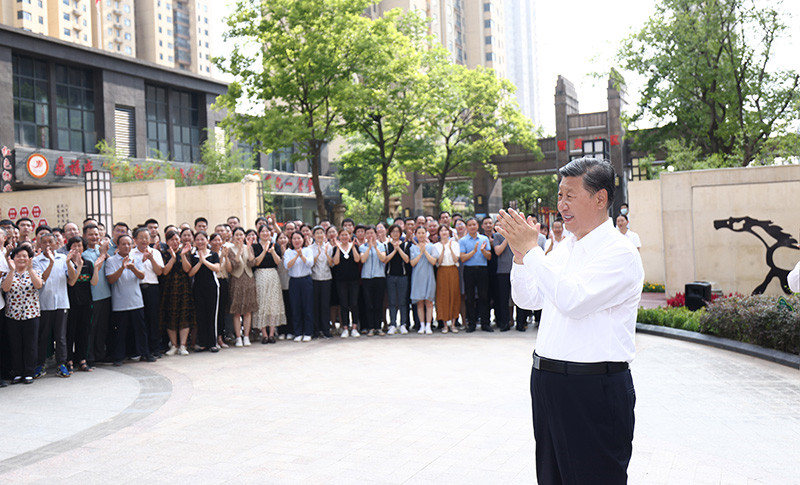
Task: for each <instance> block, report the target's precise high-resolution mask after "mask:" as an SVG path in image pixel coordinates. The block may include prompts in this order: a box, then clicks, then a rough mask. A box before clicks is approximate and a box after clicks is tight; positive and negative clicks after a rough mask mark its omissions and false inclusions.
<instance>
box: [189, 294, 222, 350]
mask: <svg viewBox="0 0 800 485" xmlns="http://www.w3.org/2000/svg"><path fill="white" fill-rule="evenodd" d="M192 295H193V296H194V311H195V319H196V321H197V345H199V346H200V347H203V348H206V349H210V348H211V347H216V345H217V319H218V315H217V313H218V312H219V291H218V289H217V286H216V285H214V286H208V287H205V288H204V287H202V286H201V285H194V286H193V287H192Z"/></svg>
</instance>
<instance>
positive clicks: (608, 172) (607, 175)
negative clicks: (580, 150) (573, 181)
mask: <svg viewBox="0 0 800 485" xmlns="http://www.w3.org/2000/svg"><path fill="white" fill-rule="evenodd" d="M558 174H559V175H561V176H562V177H581V176H582V177H583V188H585V189H586V190H588V191H589V192H590V193H591V194H592V195H594V194H596V193H597V192H599V191H601V190H604V189H605V191H606V194H607V195H608V197H607V200H606V207H607V208H608V207H611V204H613V202H614V189H615V185H614V181H615V179H616V174H614V167H612V166H611V164H610V163H609V162H607V161H605V160H601V159H599V158H593V157H582V158H576V159H575V160H573V161H571V162H569V163H568V164H566V165H564V166H563V167H561V168H559V169H558Z"/></svg>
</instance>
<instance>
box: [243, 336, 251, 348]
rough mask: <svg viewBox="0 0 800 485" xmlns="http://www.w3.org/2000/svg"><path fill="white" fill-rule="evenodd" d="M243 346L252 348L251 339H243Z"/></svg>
mask: <svg viewBox="0 0 800 485" xmlns="http://www.w3.org/2000/svg"><path fill="white" fill-rule="evenodd" d="M242 345H244V346H245V347H250V337H245V338H243V339H242Z"/></svg>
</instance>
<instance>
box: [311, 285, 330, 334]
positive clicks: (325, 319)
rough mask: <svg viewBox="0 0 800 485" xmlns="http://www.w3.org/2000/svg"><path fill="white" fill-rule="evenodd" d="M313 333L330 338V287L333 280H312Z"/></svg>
mask: <svg viewBox="0 0 800 485" xmlns="http://www.w3.org/2000/svg"><path fill="white" fill-rule="evenodd" d="M313 284H314V333H315V334H316V333H318V332H322V335H325V336H326V337H330V336H331V324H330V316H331V287H332V286H333V280H322V281H320V280H314V282H313Z"/></svg>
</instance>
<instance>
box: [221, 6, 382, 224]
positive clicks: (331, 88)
mask: <svg viewBox="0 0 800 485" xmlns="http://www.w3.org/2000/svg"><path fill="white" fill-rule="evenodd" d="M372 3H374V1H373V0H270V1H268V2H265V1H263V0H238V1H237V3H236V9H235V13H234V14H233V15H232V16H231V17H230V18H228V20H227V23H228V27H229V30H228V32H227V33H226V39H229V40H233V44H234V48H233V51H232V53H231V55H230V56H229V57H228V58H227V59H217V60H216V61H215V62H216V64H217V66H218V67H219V68H220V70H221V71H222V72H226V73H230V74H233V75H234V76H235V77H236V80H235V81H234V82H232V83H231V84H230V85H229V86H228V92H227V93H226V94H224V95H222V96H220V97H219V98H218V100H217V104H218V105H219V106H220V107H222V108H225V109H227V112H228V116H227V117H226V119H225V121H224V123H223V125H224V126H225V127H226V128H228V129H229V130H230V131H231V132H232V133H234V134H235V136H236V137H237V138H238V139H240V140H242V141H245V142H247V143H248V144H250V145H252V146H256V145H258V146H260V147H262V149H264V150H266V151H273V150H277V149H281V148H284V147H288V146H292V145H294V146H295V148H297V150H298V154H299V156H301V157H303V158H305V159H307V160H308V162H309V166H310V167H311V180H312V184H313V186H314V193H315V195H316V199H317V215H318V216H319V217H320V218H322V219H324V218H326V217H327V214H326V212H327V211H326V208H325V202H324V195H323V192H322V187H321V185H320V180H319V177H320V154H321V152H322V148H323V146H324V145H325V144H326V143H328V142H330V141H331V140H332V139H333V138H334V137H335V136H336V135H337V134H338V133H340V132H341V131H342V120H341V119H342V109H341V107H342V106H343V105H344V104H345V103H344V101H343V99H342V97H343V96H344V95H345V93H346V92H349V90H350V86H351V84H352V79H353V77H354V75H355V74H356V68H357V66H358V65H359V64H360V63H361V62H363V58H364V56H366V55H368V54H369V50H368V47H369V46H370V43H369V42H368V41H369V36H366V35H364V32H365V29H366V28H367V25H368V23H369V22H370V20H369V19H367V18H366V17H364V16H363V15H362V14H363V12H364V10H365V9H366V8H367V7H368V6H369V5H371V4H372Z"/></svg>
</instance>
